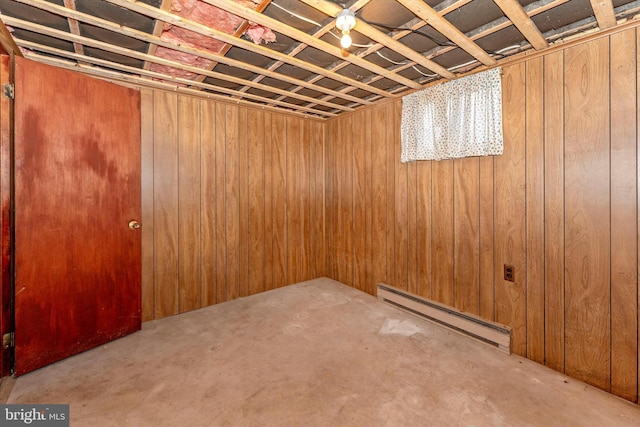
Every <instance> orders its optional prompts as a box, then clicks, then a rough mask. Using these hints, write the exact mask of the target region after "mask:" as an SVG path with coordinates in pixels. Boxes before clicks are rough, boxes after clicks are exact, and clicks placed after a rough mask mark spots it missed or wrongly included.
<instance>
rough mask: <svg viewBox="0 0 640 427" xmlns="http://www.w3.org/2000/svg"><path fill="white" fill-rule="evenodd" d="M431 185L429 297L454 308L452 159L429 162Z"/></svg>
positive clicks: (454, 261)
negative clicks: (430, 284)
mask: <svg viewBox="0 0 640 427" xmlns="http://www.w3.org/2000/svg"><path fill="white" fill-rule="evenodd" d="M432 167H433V172H432V181H431V182H432V185H431V197H432V200H433V202H432V204H431V218H432V224H433V225H434V226H433V229H432V231H431V250H432V255H431V272H432V275H433V283H432V295H431V297H432V298H433V299H434V300H436V301H438V302H441V303H443V304H447V305H450V306H453V305H454V304H455V295H454V289H453V272H454V264H455V263H456V260H455V258H454V230H453V226H454V225H453V221H454V218H453V212H454V207H453V192H454V184H453V160H442V161H439V162H432Z"/></svg>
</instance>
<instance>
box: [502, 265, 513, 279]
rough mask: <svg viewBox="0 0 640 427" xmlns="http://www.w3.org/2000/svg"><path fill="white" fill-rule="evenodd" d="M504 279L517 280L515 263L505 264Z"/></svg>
mask: <svg viewBox="0 0 640 427" xmlns="http://www.w3.org/2000/svg"><path fill="white" fill-rule="evenodd" d="M504 280H506V281H507V282H515V281H516V268H515V267H514V266H513V265H507V264H505V265H504Z"/></svg>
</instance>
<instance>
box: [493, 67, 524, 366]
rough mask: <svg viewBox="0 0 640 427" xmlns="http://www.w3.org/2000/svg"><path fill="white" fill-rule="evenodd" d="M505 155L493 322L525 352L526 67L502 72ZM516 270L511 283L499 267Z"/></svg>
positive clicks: (500, 166)
mask: <svg viewBox="0 0 640 427" xmlns="http://www.w3.org/2000/svg"><path fill="white" fill-rule="evenodd" d="M502 79H503V80H502V85H503V86H502V87H503V93H502V97H503V101H502V102H503V104H502V116H503V129H504V154H503V155H502V156H498V157H496V158H495V163H494V167H495V169H494V174H495V175H494V177H495V178H494V179H495V180H494V195H495V217H494V224H495V229H494V233H495V252H494V255H495V264H494V268H495V270H494V271H495V283H496V287H495V302H496V321H497V322H498V323H502V324H505V325H508V326H511V328H512V330H511V350H512V351H513V352H514V353H516V354H518V355H521V356H525V355H526V353H527V330H526V328H527V325H526V310H527V306H526V286H527V284H526V270H525V268H526V262H525V261H526V260H525V247H526V244H525V237H526V236H525V227H526V225H525V134H524V131H525V127H524V126H523V124H524V123H525V64H517V65H513V66H510V67H507V68H505V69H503V76H502ZM505 264H510V265H512V266H514V267H515V282H508V281H506V280H504V272H503V266H504V265H505Z"/></svg>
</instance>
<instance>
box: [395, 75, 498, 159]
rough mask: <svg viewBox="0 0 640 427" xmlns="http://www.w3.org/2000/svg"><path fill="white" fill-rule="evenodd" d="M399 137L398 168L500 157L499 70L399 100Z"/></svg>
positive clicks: (438, 86)
mask: <svg viewBox="0 0 640 427" xmlns="http://www.w3.org/2000/svg"><path fill="white" fill-rule="evenodd" d="M401 133H402V156H401V161H402V162H403V163H406V162H410V161H415V160H445V159H456V158H461V157H473V156H495V155H501V154H502V150H503V137H502V79H501V69H500V68H494V69H492V70H488V71H484V72H481V73H476V74H473V75H470V76H467V77H462V78H460V79H457V80H452V81H449V82H446V83H442V84H438V85H435V86H432V87H429V88H427V89H424V90H421V91H418V92H414V93H412V94H410V95H407V96H404V97H403V98H402V124H401Z"/></svg>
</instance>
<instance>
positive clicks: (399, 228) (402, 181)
mask: <svg viewBox="0 0 640 427" xmlns="http://www.w3.org/2000/svg"><path fill="white" fill-rule="evenodd" d="M391 105H392V107H393V115H394V121H395V122H396V123H399V122H400V118H401V111H402V110H401V109H400V108H399V105H400V104H397V103H393V104H391ZM393 154H394V157H395V158H394V165H395V174H394V175H395V183H394V187H395V193H394V194H395V207H394V211H395V215H394V227H395V234H394V236H395V240H394V241H393V244H394V247H395V249H394V259H393V265H394V280H393V282H392V285H393V286H395V287H397V288H399V289H404V290H408V289H409V276H408V265H409V246H408V245H409V237H408V232H409V230H408V227H409V188H408V187H409V182H408V179H409V176H408V174H409V165H408V164H407V163H400V156H401V154H402V147H401V140H400V132H399V131H395V132H394V133H393Z"/></svg>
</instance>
